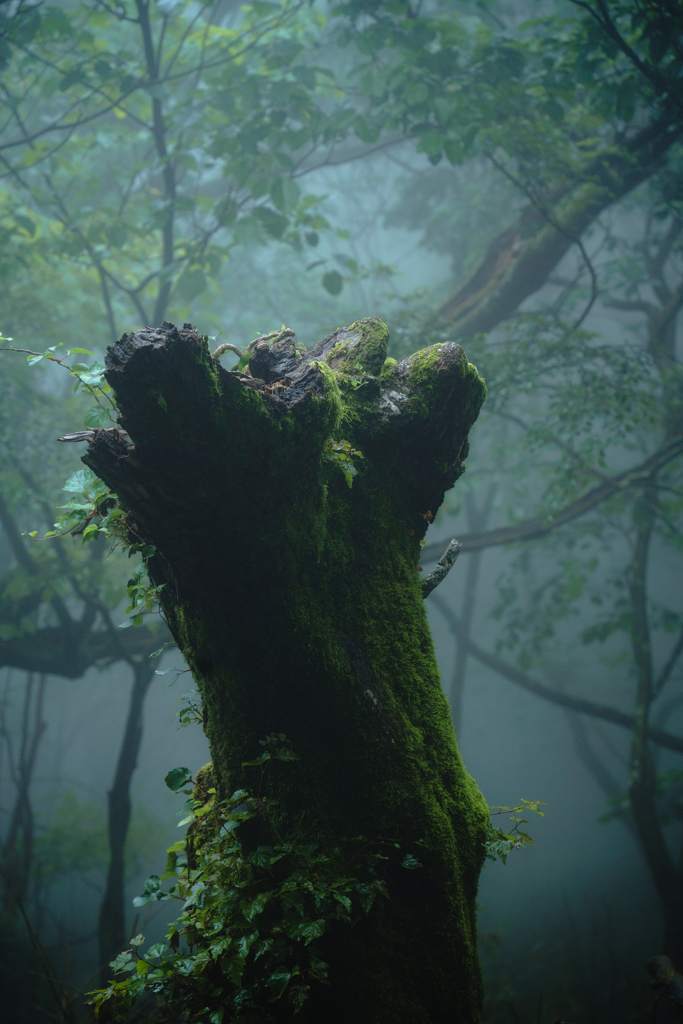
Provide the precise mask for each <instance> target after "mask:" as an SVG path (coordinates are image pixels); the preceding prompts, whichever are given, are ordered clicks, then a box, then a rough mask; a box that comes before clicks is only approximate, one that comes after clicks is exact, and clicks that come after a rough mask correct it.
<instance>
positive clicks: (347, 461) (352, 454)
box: [323, 437, 365, 487]
mask: <svg viewBox="0 0 683 1024" xmlns="http://www.w3.org/2000/svg"><path fill="white" fill-rule="evenodd" d="M363 458H365V456H364V455H363V453H362V452H361V451H358V449H357V448H354V447H353V445H352V444H351V442H350V441H335V439H334V438H333V437H330V438H328V439H327V441H326V442H325V444H324V446H323V460H324V463H325V464H326V465H327V466H332V467H334V469H335V470H338V471H341V472H342V473H343V474H344V479H345V480H346V483H347V484H348V486H349V487H353V478H354V477H355V476H357V475H358V467H357V466H356V465H355V464H354V461H353V460H354V459H363Z"/></svg>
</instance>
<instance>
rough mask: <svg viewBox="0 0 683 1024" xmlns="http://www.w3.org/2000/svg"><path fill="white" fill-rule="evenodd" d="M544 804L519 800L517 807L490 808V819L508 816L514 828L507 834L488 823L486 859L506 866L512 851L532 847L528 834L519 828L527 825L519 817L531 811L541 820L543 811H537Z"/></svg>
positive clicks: (524, 819)
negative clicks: (497, 816)
mask: <svg viewBox="0 0 683 1024" xmlns="http://www.w3.org/2000/svg"><path fill="white" fill-rule="evenodd" d="M544 803H545V801H544V800H521V801H520V803H519V806H518V807H490V808H489V811H490V812H491V816H492V817H493V816H495V815H498V814H509V815H510V821H514V826H513V827H512V828H511V829H510V831H509V832H503V830H502V829H500V828H496V826H495V825H494V824H493V822H491V821H489V835H488V839H487V840H486V857H487V859H488V860H496V859H498V860H501V861H502V862H503V864H506V863H507V859H508V854H510V853H511V851H512V850H521V849H523V848H524V846H528V845H531V846H534V845H535V844H534V841H533V839H532V838H531V836H530V835H529V834H528V832H523V831H522V830H521V829H520V827H519V826H520V825H526V823H527V819H526V818H522V817H521V815H522V814H528V813H529V811H531V812H532V813H533V814H540V816H541V817H542V818H543V817H545V815H544V813H543V811H540V810H539V804H544Z"/></svg>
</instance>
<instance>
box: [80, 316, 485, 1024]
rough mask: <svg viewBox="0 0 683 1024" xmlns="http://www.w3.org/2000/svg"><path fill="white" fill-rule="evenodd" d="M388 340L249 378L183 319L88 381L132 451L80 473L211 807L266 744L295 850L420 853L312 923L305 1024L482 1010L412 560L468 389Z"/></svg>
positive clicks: (433, 507) (444, 735)
mask: <svg viewBox="0 0 683 1024" xmlns="http://www.w3.org/2000/svg"><path fill="white" fill-rule="evenodd" d="M387 339H388V330H387V328H386V326H385V325H384V324H383V323H382V322H381V321H380V320H377V319H373V318H367V319H364V320H359V321H358V322H357V323H354V324H352V325H351V326H350V327H346V328H343V329H340V330H337V331H335V332H334V333H333V334H331V335H329V336H328V337H327V338H325V339H324V340H323V341H321V342H320V343H319V344H318V345H317V346H316V347H315V348H314V349H313V350H312V351H309V352H305V351H299V350H298V349H297V347H296V345H295V343H294V340H293V338H291V337H286V338H285V339H284V340H281V341H276V342H275V343H272V344H268V343H267V342H260V343H258V344H257V345H256V346H255V347H254V349H253V351H252V352H251V354H250V360H249V374H245V373H240V372H229V371H226V370H225V369H224V368H223V367H221V366H220V365H219V364H218V362H217V361H216V360H214V359H213V358H212V356H211V353H210V351H209V347H208V339H206V338H203V337H201V336H200V335H199V334H198V333H197V331H196V330H195V328H193V327H192V326H191V325H189V324H185V325H184V327H183V328H182V329H181V330H179V329H177V328H176V327H175V326H173V325H172V324H170V323H163V324H162V325H161V327H160V328H158V329H157V330H152V329H150V328H144V329H142V330H140V331H137V332H135V333H134V334H124V335H123V337H122V338H121V340H120V341H119V342H117V343H116V344H114V345H113V346H111V347H110V348H109V349H108V353H107V359H106V367H107V372H106V378H107V380H108V382H109V383H110V384H111V386H112V388H113V390H114V392H115V396H116V401H117V405H118V408H119V410H120V423H121V427H122V431H125V432H126V433H127V434H128V437H126V436H125V435H124V434H123V432H122V433H120V434H118V435H117V436H112V435H113V434H114V435H115V434H116V432H112V431H109V432H108V433H107V432H105V431H96V432H95V436H94V437H93V438H92V439H91V441H90V444H89V449H88V453H87V454H86V455H85V456H84V458H83V461H84V462H85V463H86V465H88V466H90V467H91V468H92V469H93V470H94V471H95V473H97V475H98V476H99V477H101V478H102V479H103V480H104V481H105V482H106V483H107V484H108V486H109V487H110V488H111V489H112V490H113V491H115V492H116V494H117V495H118V497H119V500H120V503H121V506H122V507H123V508H124V509H125V510H126V512H127V517H128V519H129V521H130V522H132V523H134V528H135V532H136V535H137V536H138V537H139V538H142V539H143V540H144V541H145V542H146V543H149V544H153V545H154V546H155V548H156V553H155V554H154V555H153V557H152V558H151V559H150V563H149V565H150V575H151V577H152V579H153V582H154V583H155V584H156V585H159V584H164V585H165V586H164V589H163V591H162V592H161V604H162V607H163V612H164V615H165V617H166V618H167V620H168V622H169V625H170V628H171V631H172V633H173V636H174V638H175V640H176V641H177V643H178V646H179V648H180V650H181V651H182V653H183V655H184V657H185V659H186V661H187V663H188V665H189V666H190V668H191V670H192V673H193V676H194V678H195V680H196V682H197V685H198V687H199V690H200V692H201V695H202V699H203V702H204V708H205V730H206V733H207V736H208V739H209V743H210V749H211V755H212V760H213V775H214V778H215V782H216V786H217V789H218V794H219V796H229V795H230V794H231V793H232V792H233V791H234V790H236V789H238V788H239V787H245V788H249V787H250V786H252V785H253V779H254V775H253V773H254V769H253V768H245V767H243V762H244V761H247V760H250V759H253V757H254V756H255V752H256V753H258V750H259V747H258V741H259V740H260V739H262V738H263V737H265V736H267V735H268V734H271V733H274V732H276V733H284V734H285V735H286V736H287V738H288V740H289V741H290V742H291V745H292V748H293V749H294V751H295V752H296V754H297V755H298V757H299V760H297V761H296V762H295V763H294V764H292V765H287V766H285V767H284V768H281V769H280V770H279V771H274V772H273V774H272V776H271V777H270V780H269V785H270V786H271V791H270V792H271V795H273V796H274V797H275V798H276V799H277V800H278V801H279V805H280V807H283V808H285V809H286V812H287V815H288V820H289V821H290V822H291V823H292V824H291V827H292V829H293V830H294V832H296V835H297V836H298V838H299V839H302V838H304V839H307V841H310V842H315V843H320V842H325V841H328V840H329V841H343V840H344V839H346V838H349V837H354V836H366V837H369V838H370V839H373V838H380V837H381V838H387V837H388V838H390V839H391V840H392V841H395V842H396V843H397V844H398V846H399V849H400V851H405V850H406V849H408V848H409V847H410V844H414V843H415V842H420V843H422V844H424V845H423V846H422V847H421V849H422V851H423V855H422V856H421V857H420V860H421V862H422V867H421V868H420V869H418V870H406V869H405V868H403V867H402V866H401V863H400V858H399V859H398V860H396V861H394V860H392V858H389V859H388V860H387V862H386V867H385V875H386V879H385V880H386V886H387V890H388V894H389V899H388V900H384V901H381V906H376V907H374V908H373V909H372V911H371V912H370V913H369V915H368V917H367V918H366V919H365V920H364V921H361V922H358V923H357V924H354V925H352V926H351V925H348V924H344V923H339V924H337V923H335V924H334V926H333V927H331V928H330V938H329V943H330V956H329V959H330V975H329V980H330V984H329V985H322V984H321V985H317V986H313V987H312V989H311V993H310V998H309V1000H308V1001H307V1002H306V1003H305V1004H304V1006H303V1008H302V1010H301V1012H300V1013H299V1014H298V1016H297V1019H298V1020H299V1021H301V1024H309V1022H310V1024H313V1022H317V1024H335V1022H339V1024H341V1022H342V1021H343V1022H344V1024H348V1022H349V1021H355V1022H362V1024H380V1022H382V1024H384V1022H386V1024H389V1022H391V1024H418V1022H425V1024H427V1022H429V1024H436V1022H456V1021H457V1022H458V1024H469V1022H475V1021H477V1020H478V1019H479V1015H480V1003H481V982H480V974H479V967H478V960H477V953H476V935H475V895H476V891H477V882H478V876H479V872H480V870H481V867H482V863H483V859H484V842H485V837H486V823H487V818H488V809H487V806H486V804H485V802H484V800H483V798H482V797H481V795H480V793H479V791H478V790H477V787H476V785H475V783H474V781H473V780H472V779H471V778H470V776H469V775H468V774H467V772H466V771H465V768H464V766H463V764H462V761H461V758H460V755H459V752H458V749H457V746H456V740H455V734H454V731H453V727H452V724H451V719H450V714H449V708H448V703H447V700H446V698H445V696H444V693H443V691H442V688H441V684H440V678H439V672H438V668H437V664H436V660H435V656H434V650H433V644H432V639H431V636H430V632H429V628H428V624H427V618H426V614H425V610H424V606H423V599H422V592H421V587H420V577H419V574H418V558H419V553H420V546H421V545H420V542H421V541H422V538H423V537H424V534H425V532H426V529H427V526H428V524H429V522H430V521H431V519H432V518H433V515H434V514H435V513H436V511H437V509H438V508H439V506H440V505H441V503H442V501H443V497H444V492H445V491H446V490H448V489H449V488H450V487H451V486H452V485H453V484H454V483H455V481H456V479H457V478H458V477H459V476H460V475H461V473H462V472H463V471H464V468H465V464H464V459H465V457H466V454H467V451H468V441H467V435H468V431H469V429H470V427H471V425H472V423H473V422H474V420H475V419H476V417H477V414H478V412H479V408H480V406H481V403H482V401H483V398H484V394H485V386H484V383H483V381H482V380H481V378H480V377H479V375H478V373H477V371H476V369H475V368H474V367H473V366H472V365H471V364H469V363H468V362H467V360H466V358H465V355H464V353H463V351H462V349H461V348H460V346H458V345H456V344H441V345H435V346H432V347H431V348H428V349H424V350H423V351H421V352H418V353H416V354H415V355H413V356H411V357H410V358H408V359H404V360H402V361H401V362H396V361H395V360H393V359H387V358H386V352H387ZM361 455H362V457H361ZM354 474H355V475H354ZM349 484H352V486H349ZM169 767H170V765H169ZM401 856H402V854H401ZM278 1012H280V1011H278ZM289 1014H290V1011H289V1010H288V1009H287V1007H286V1006H284V1005H283V1006H282V1011H281V1015H280V1016H277V1018H271V1019H278V1020H280V1019H282V1020H285V1019H289Z"/></svg>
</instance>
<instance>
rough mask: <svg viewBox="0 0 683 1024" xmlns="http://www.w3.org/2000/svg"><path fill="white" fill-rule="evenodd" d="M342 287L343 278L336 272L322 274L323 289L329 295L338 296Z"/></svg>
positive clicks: (330, 271)
mask: <svg viewBox="0 0 683 1024" xmlns="http://www.w3.org/2000/svg"><path fill="white" fill-rule="evenodd" d="M343 287H344V278H343V277H342V276H341V274H340V273H339V271H338V270H328V272H327V273H326V274H323V288H325V289H326V291H328V292H329V293H330V295H339V294H340V293H341V290H342V288H343Z"/></svg>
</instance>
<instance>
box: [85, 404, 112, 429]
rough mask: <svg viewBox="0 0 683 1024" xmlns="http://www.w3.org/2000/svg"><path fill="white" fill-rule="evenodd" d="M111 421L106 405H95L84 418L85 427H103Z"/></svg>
mask: <svg viewBox="0 0 683 1024" xmlns="http://www.w3.org/2000/svg"><path fill="white" fill-rule="evenodd" d="M108 421H109V409H107V407H106V406H104V405H93V407H92V409H88V411H87V413H86V414H85V419H84V420H83V426H85V427H103V426H104V425H105V423H107V422H108Z"/></svg>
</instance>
